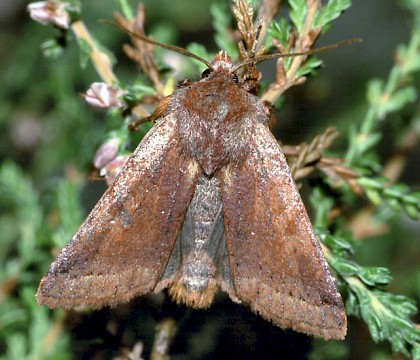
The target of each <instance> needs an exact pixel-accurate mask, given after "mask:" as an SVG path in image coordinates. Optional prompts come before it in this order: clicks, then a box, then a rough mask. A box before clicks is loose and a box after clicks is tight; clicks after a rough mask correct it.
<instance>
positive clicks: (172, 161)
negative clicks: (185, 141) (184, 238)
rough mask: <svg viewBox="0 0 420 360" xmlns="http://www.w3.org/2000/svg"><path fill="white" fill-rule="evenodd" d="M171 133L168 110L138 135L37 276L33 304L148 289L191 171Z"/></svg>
mask: <svg viewBox="0 0 420 360" xmlns="http://www.w3.org/2000/svg"><path fill="white" fill-rule="evenodd" d="M177 136H178V132H177V120H176V119H175V118H174V117H173V116H170V115H169V116H167V117H166V118H165V119H164V120H162V121H161V122H160V123H158V124H157V125H156V126H155V127H154V128H153V129H152V130H151V131H150V132H149V133H148V134H147V135H146V137H145V138H144V139H143V141H142V142H141V143H140V145H139V146H138V147H137V149H136V150H135V152H134V153H133V155H132V156H131V157H130V159H129V160H128V162H127V163H126V165H125V166H124V168H123V169H122V170H121V173H120V174H119V176H118V177H117V179H116V180H115V182H114V183H113V184H112V185H111V186H110V187H109V188H108V190H107V191H106V192H105V194H104V195H103V196H102V198H101V199H100V200H99V201H98V203H97V204H96V206H95V207H94V208H93V210H92V211H91V213H90V214H89V216H88V218H87V219H86V221H85V222H84V223H83V224H82V226H81V227H80V229H79V230H78V231H77V233H76V234H75V235H74V236H73V238H72V240H71V241H70V243H69V244H68V245H67V246H66V247H65V248H64V249H63V251H62V252H61V254H60V255H59V256H58V258H57V259H56V260H55V261H54V263H53V264H52V265H51V267H50V269H49V271H48V272H47V274H46V275H45V277H44V278H43V279H42V281H41V284H40V287H39V289H38V292H37V299H38V302H39V303H40V304H43V305H47V306H49V307H52V308H54V307H64V308H75V307H85V306H88V307H92V308H101V307H103V306H106V305H116V304H118V303H122V302H127V301H129V300H130V299H132V298H133V297H134V296H137V295H142V294H147V293H150V292H152V291H153V290H154V288H155V286H156V284H157V282H158V281H159V279H160V278H161V276H162V274H163V272H164V270H165V267H166V264H167V262H168V259H169V257H170V255H171V253H172V250H173V247H174V244H175V241H176V239H177V237H178V235H179V233H180V230H181V227H182V223H183V221H184V217H185V213H186V210H187V208H188V205H189V203H190V201H191V198H192V196H193V193H194V188H195V182H196V180H197V177H198V172H199V168H198V166H196V165H194V164H193V161H189V160H187V159H186V158H185V157H184V156H183V155H182V149H180V147H179V146H178V142H179V141H178V139H177ZM174 199H176V201H174Z"/></svg>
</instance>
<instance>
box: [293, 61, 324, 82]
mask: <svg viewBox="0 0 420 360" xmlns="http://www.w3.org/2000/svg"><path fill="white" fill-rule="evenodd" d="M321 65H322V60H320V59H318V58H317V57H315V56H311V57H309V58H308V60H306V61H305V63H304V64H303V66H301V67H300V68H299V70H298V71H297V72H296V78H300V77H301V76H304V75H308V74H310V73H311V72H312V71H313V70H314V69H316V68H318V67H320V66H321Z"/></svg>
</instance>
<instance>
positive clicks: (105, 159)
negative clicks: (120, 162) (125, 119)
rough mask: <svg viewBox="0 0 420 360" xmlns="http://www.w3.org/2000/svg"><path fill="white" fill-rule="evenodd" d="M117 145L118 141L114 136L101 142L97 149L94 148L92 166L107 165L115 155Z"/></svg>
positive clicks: (100, 166)
mask: <svg viewBox="0 0 420 360" xmlns="http://www.w3.org/2000/svg"><path fill="white" fill-rule="evenodd" d="M119 145H120V141H119V140H118V139H116V138H113V139H110V140H108V141H107V142H105V143H103V144H102V145H101V146H100V147H99V148H98V150H96V154H95V158H94V159H93V166H95V167H96V168H97V169H102V168H103V167H104V166H106V165H108V164H109V163H110V162H111V161H112V160H114V159H115V158H116V157H117V155H118V147H119Z"/></svg>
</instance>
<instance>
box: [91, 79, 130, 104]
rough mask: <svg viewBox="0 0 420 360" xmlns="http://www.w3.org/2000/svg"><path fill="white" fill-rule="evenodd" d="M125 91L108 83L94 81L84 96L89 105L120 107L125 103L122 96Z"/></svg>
mask: <svg viewBox="0 0 420 360" xmlns="http://www.w3.org/2000/svg"><path fill="white" fill-rule="evenodd" d="M123 94H124V91H122V90H121V89H119V88H117V87H114V86H111V85H108V84H106V83H100V82H95V83H93V84H92V85H91V86H90V88H89V89H88V91H86V94H84V97H85V99H86V102H87V103H88V104H89V105H92V106H96V107H101V108H107V109H112V108H118V107H121V106H122V105H123V102H122V100H121V96H122V95H123Z"/></svg>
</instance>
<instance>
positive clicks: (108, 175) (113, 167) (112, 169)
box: [99, 155, 129, 186]
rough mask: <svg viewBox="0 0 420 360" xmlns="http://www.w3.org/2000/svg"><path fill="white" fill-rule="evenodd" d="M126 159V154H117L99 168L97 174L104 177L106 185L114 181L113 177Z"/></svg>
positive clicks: (127, 157)
mask: <svg viewBox="0 0 420 360" xmlns="http://www.w3.org/2000/svg"><path fill="white" fill-rule="evenodd" d="M128 159H129V156H128V155H120V156H117V157H116V158H115V159H114V160H112V161H111V162H110V163H108V165H106V166H105V167H103V168H102V169H101V171H100V172H99V174H100V175H101V176H104V177H105V180H106V183H107V184H108V186H109V185H111V184H112V183H113V182H114V180H115V178H116V177H117V176H118V174H119V173H120V171H121V169H122V168H123V167H124V165H125V163H126V162H127V160H128Z"/></svg>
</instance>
